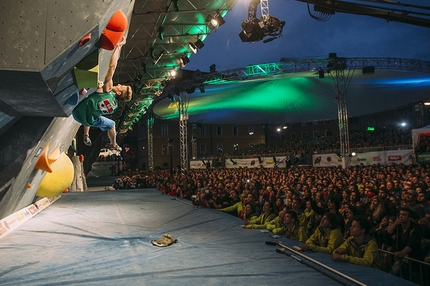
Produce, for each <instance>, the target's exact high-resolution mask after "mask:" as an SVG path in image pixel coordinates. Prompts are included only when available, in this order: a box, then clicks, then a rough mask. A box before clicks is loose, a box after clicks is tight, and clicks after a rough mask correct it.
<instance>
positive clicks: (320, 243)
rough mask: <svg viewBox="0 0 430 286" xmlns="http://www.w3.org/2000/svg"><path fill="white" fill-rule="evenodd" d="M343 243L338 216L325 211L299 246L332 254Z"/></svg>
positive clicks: (303, 248)
mask: <svg viewBox="0 0 430 286" xmlns="http://www.w3.org/2000/svg"><path fill="white" fill-rule="evenodd" d="M342 243H343V235H342V232H341V231H340V228H339V223H338V218H337V216H336V214H334V213H326V214H325V215H324V216H323V217H322V219H321V222H320V225H319V227H318V228H317V229H315V231H314V233H313V234H312V235H311V236H310V237H309V238H308V240H306V243H305V244H303V245H302V246H301V247H300V248H301V249H302V250H309V249H310V250H313V251H318V252H324V253H329V254H332V253H333V250H335V249H336V248H338V247H339V245H341V244H342Z"/></svg>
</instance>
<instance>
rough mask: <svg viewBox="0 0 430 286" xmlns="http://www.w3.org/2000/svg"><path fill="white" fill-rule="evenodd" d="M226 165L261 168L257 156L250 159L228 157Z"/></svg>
mask: <svg viewBox="0 0 430 286" xmlns="http://www.w3.org/2000/svg"><path fill="white" fill-rule="evenodd" d="M225 167H226V168H228V169H232V168H259V167H260V163H259V161H258V159H257V158H248V159H226V160H225Z"/></svg>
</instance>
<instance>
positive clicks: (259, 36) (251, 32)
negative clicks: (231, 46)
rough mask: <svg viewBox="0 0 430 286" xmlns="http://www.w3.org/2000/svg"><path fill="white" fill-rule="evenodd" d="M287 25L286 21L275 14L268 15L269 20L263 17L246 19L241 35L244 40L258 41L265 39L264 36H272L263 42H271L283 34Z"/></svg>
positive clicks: (242, 25)
mask: <svg viewBox="0 0 430 286" xmlns="http://www.w3.org/2000/svg"><path fill="white" fill-rule="evenodd" d="M284 26H285V21H281V20H279V19H278V18H276V17H274V16H270V15H269V16H268V18H267V20H264V19H263V17H261V18H259V19H258V18H252V19H246V20H245V21H243V22H242V24H241V28H242V32H240V33H239V37H240V39H241V40H242V42H251V43H252V42H258V41H261V40H263V38H264V37H266V36H269V37H271V38H268V39H265V40H264V41H263V43H268V42H271V41H273V40H275V39H277V38H279V37H281V36H282V30H283V28H284Z"/></svg>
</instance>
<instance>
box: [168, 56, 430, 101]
mask: <svg viewBox="0 0 430 286" xmlns="http://www.w3.org/2000/svg"><path fill="white" fill-rule="evenodd" d="M338 59H342V61H343V62H344V70H355V69H361V68H365V67H370V66H372V67H374V68H375V70H377V69H382V70H406V71H414V72H422V73H430V62H429V61H421V60H411V59H398V58H338ZM331 62H332V59H331V58H323V59H307V60H296V59H286V58H283V59H281V61H280V62H276V63H267V64H258V65H251V66H246V67H243V68H237V69H232V70H227V71H222V72H215V73H209V74H202V75H201V76H200V77H194V78H191V79H188V80H184V81H182V82H181V83H180V84H177V85H175V86H168V87H166V88H164V89H163V93H162V95H161V96H160V98H163V97H165V96H167V95H169V94H173V93H174V89H175V88H176V89H178V88H181V89H183V90H185V89H186V88H187V87H192V86H194V87H198V86H200V85H214V84H224V83H229V82H232V81H238V80H246V79H251V78H264V77H267V76H273V75H280V74H287V73H297V72H306V71H313V72H315V71H319V70H323V71H324V72H325V73H326V72H329V70H331V69H330V66H329V65H330V64H331Z"/></svg>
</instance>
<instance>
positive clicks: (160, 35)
mask: <svg viewBox="0 0 430 286" xmlns="http://www.w3.org/2000/svg"><path fill="white" fill-rule="evenodd" d="M157 32H158V38H159V39H160V40H164V27H163V26H160V27H158V29H157Z"/></svg>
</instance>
